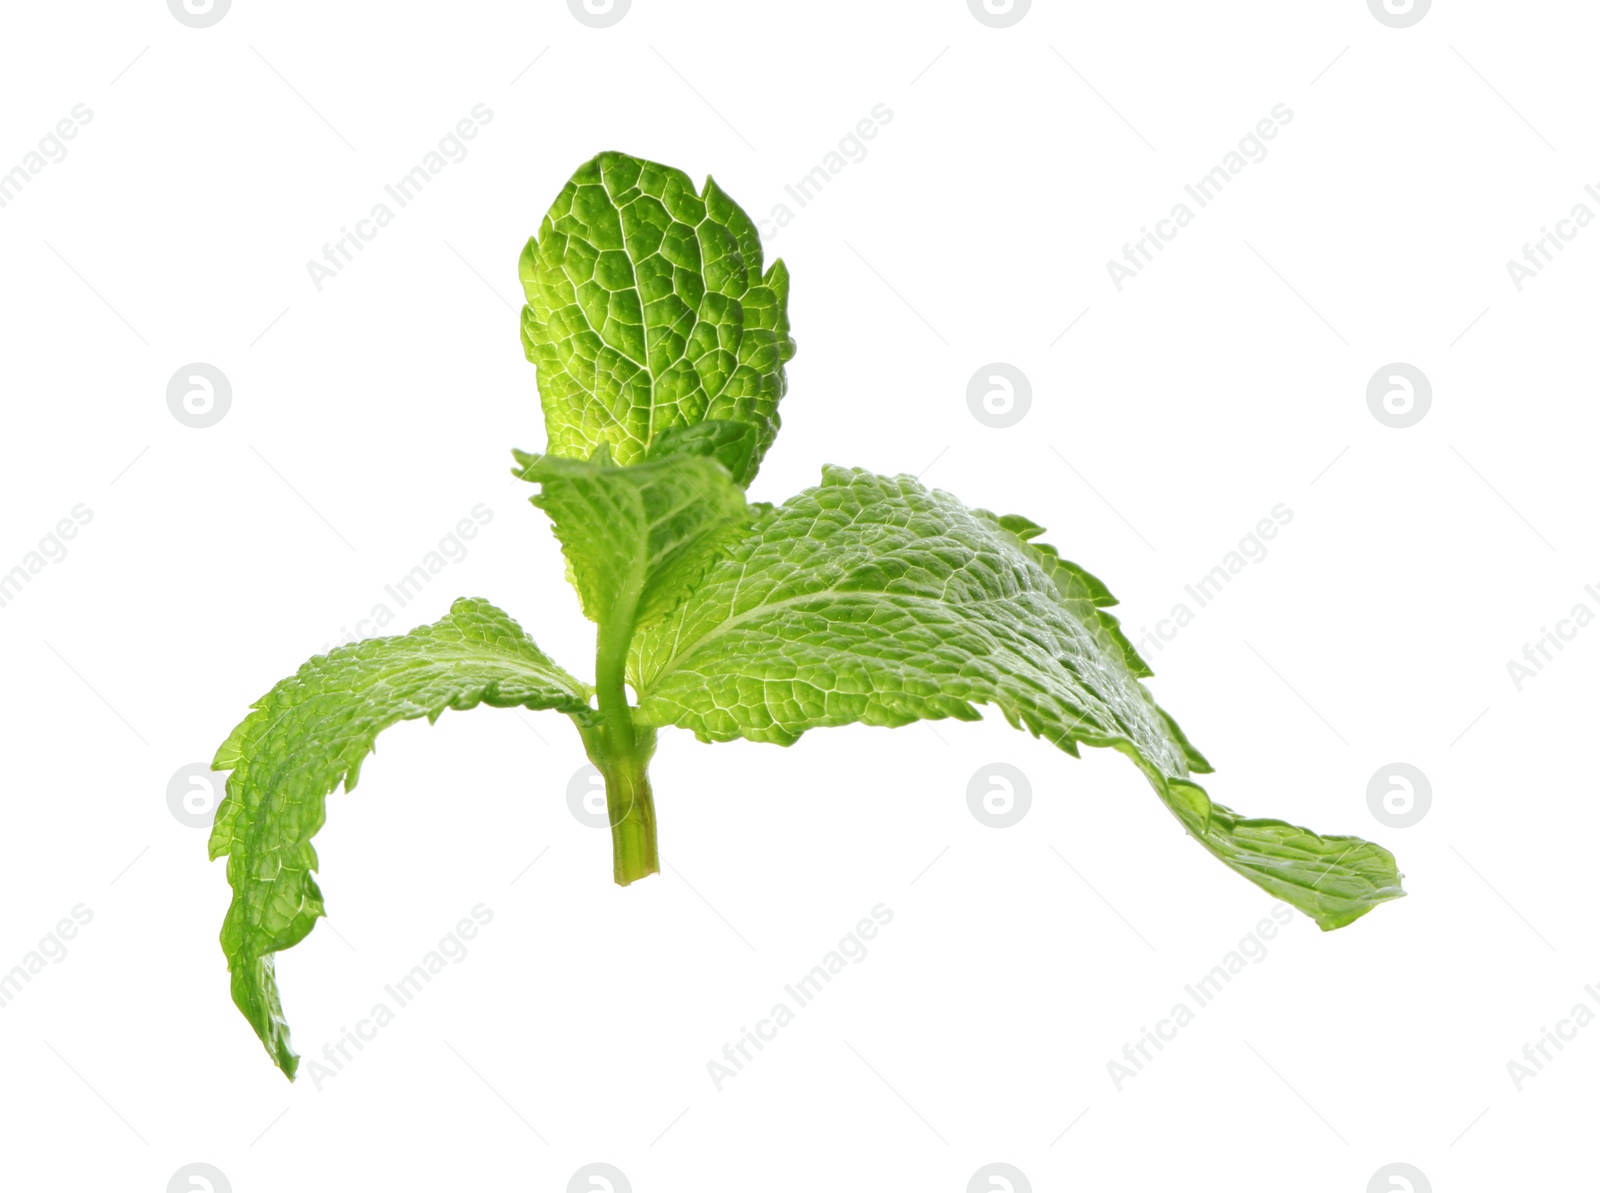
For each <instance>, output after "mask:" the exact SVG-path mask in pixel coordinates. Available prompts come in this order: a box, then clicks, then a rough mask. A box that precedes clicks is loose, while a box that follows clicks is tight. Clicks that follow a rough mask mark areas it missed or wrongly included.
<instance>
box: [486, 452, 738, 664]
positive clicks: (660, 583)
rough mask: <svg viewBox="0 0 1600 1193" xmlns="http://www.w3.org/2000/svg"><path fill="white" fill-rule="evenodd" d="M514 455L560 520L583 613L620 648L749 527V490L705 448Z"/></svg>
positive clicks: (541, 503)
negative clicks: (619, 459) (622, 457)
mask: <svg viewBox="0 0 1600 1193" xmlns="http://www.w3.org/2000/svg"><path fill="white" fill-rule="evenodd" d="M719 425H720V424H719ZM736 442H737V441H736ZM683 446H684V447H685V448H691V447H692V448H704V449H706V450H707V451H709V450H711V449H714V448H715V447H716V446H717V443H716V442H714V441H711V440H706V441H704V442H696V443H692V444H685V445H683ZM514 455H515V456H516V459H517V464H518V468H517V469H516V470H515V472H516V475H517V476H519V477H521V478H522V479H523V480H528V481H537V482H539V485H540V490H541V491H540V493H539V495H538V496H536V497H534V498H533V499H532V501H533V504H534V505H536V506H538V507H539V508H540V509H542V510H544V512H545V513H547V514H549V515H550V520H551V521H552V522H553V523H554V524H555V532H556V537H557V538H559V539H560V540H561V549H562V551H563V553H564V554H565V555H566V557H567V567H568V571H569V573H570V575H571V579H572V583H573V587H575V588H576V589H577V590H578V596H579V598H580V599H581V600H582V602H583V612H584V615H585V616H587V617H588V618H589V619H590V620H591V621H594V622H596V623H598V624H600V625H601V626H603V627H605V630H606V631H607V632H608V633H610V634H614V635H616V636H617V638H618V640H619V641H620V642H621V644H622V649H623V650H624V651H625V650H626V646H627V643H628V642H629V641H630V640H631V638H632V636H633V632H634V630H636V629H638V628H641V627H643V626H647V625H651V624H653V623H655V622H657V621H660V620H661V619H662V618H663V617H665V616H666V615H667V614H668V613H670V612H672V610H673V609H674V608H676V607H677V605H678V604H679V603H680V602H681V601H682V600H683V598H684V597H686V596H687V595H688V594H689V591H690V590H691V589H692V588H693V587H694V585H695V583H696V582H697V581H698V580H699V579H700V577H701V576H703V575H704V574H705V570H706V568H707V567H708V566H709V565H710V564H711V562H712V560H714V559H715V558H716V557H717V556H718V555H719V554H721V553H722V552H723V551H724V550H725V549H726V548H727V547H728V546H730V545H731V544H732V543H733V542H734V541H736V540H737V539H739V538H740V537H741V536H742V535H743V534H744V532H745V529H746V528H747V527H748V526H749V525H750V518H751V513H750V509H749V507H748V506H746V504H745V499H744V490H743V489H741V488H740V487H739V486H738V485H737V484H735V483H734V480H733V477H732V476H730V475H729V474H728V469H727V468H726V467H724V466H723V464H722V463H721V461H720V460H718V459H717V458H716V457H714V456H712V455H709V454H705V455H702V454H697V453H695V452H691V451H688V450H684V451H679V452H674V453H672V454H667V455H661V456H659V457H658V456H652V458H650V459H648V460H646V461H644V462H643V463H639V464H632V465H629V466H627V467H621V466H619V465H616V464H613V463H612V462H611V460H610V457H609V449H608V448H607V447H606V446H605V445H604V444H602V445H601V446H600V447H599V448H597V449H596V450H595V454H594V457H593V458H592V459H590V460H569V459H564V458H563V457H561V456H534V455H529V454H528V453H527V452H515V453H514Z"/></svg>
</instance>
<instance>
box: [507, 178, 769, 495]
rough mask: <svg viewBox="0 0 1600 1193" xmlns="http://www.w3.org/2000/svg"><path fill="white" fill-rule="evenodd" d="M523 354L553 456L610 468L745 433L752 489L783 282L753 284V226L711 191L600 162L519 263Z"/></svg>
mask: <svg viewBox="0 0 1600 1193" xmlns="http://www.w3.org/2000/svg"><path fill="white" fill-rule="evenodd" d="M519 272H520V274H521V278H522V287H523V291H524V293H525V295H526V297H527V306H525V307H524V308H523V311H522V343H523V348H524V350H525V351H526V353H527V356H528V359H529V360H530V361H532V362H533V363H534V364H535V365H537V366H538V383H539V398H540V401H541V403H542V405H543V407H544V415H545V428H546V431H547V433H548V435H549V450H550V452H551V453H552V454H555V455H558V456H569V457H573V458H577V459H587V458H588V457H589V456H590V455H592V454H593V452H594V451H595V449H596V448H598V447H600V446H601V445H602V444H608V445H609V446H610V448H611V453H612V458H613V459H615V460H616V461H617V462H618V463H619V464H631V463H634V462H635V461H637V460H640V459H642V458H643V457H644V456H645V454H646V453H647V451H648V450H649V448H650V446H651V444H652V443H653V442H654V440H655V437H656V436H657V435H658V434H660V433H661V432H662V431H665V430H667V429H668V428H671V427H678V426H686V425H692V424H694V423H697V422H701V421H703V420H705V419H723V420H727V421H731V422H742V423H748V424H750V425H751V426H753V427H754V428H755V429H756V440H755V445H754V449H753V451H752V453H751V458H750V460H749V463H748V471H747V472H736V473H735V474H734V479H736V480H737V481H738V482H739V483H740V484H749V482H750V480H751V478H752V477H754V475H755V470H756V468H757V467H758V466H759V464H760V462H761V457H762V456H763V455H765V454H766V451H767V448H768V447H770V446H771V445H772V440H773V438H774V436H776V434H777V432H778V402H779V400H780V399H781V398H782V397H783V394H784V389H785V384H786V383H785V380H784V372H783V366H784V362H786V361H788V360H789V359H790V358H791V357H793V356H794V350H795V348H794V340H793V339H791V338H790V336H789V316H788V311H787V306H788V299H789V274H788V271H787V270H786V269H785V268H784V265H783V262H782V261H775V262H773V264H772V268H771V269H769V270H767V271H766V272H765V273H763V272H762V254H761V238H760V236H759V235H758V234H757V232H756V228H755V225H754V224H753V223H751V221H750V218H749V216H747V215H746V214H745V213H744V212H743V211H742V210H741V209H740V208H739V207H738V205H737V204H735V203H734V202H733V200H731V199H729V198H728V196H727V195H725V194H724V193H723V192H722V190H721V189H720V188H718V186H717V184H716V183H715V182H713V181H712V180H710V179H709V178H708V179H707V180H706V185H705V189H704V190H703V191H702V192H700V193H698V194H697V193H696V192H695V188H694V184H693V182H691V181H690V179H689V176H688V175H687V174H685V173H683V172H682V171H681V170H674V169H671V168H669V167H666V166H660V165H656V164H655V163H654V162H646V161H641V160H640V159H638V158H635V157H629V156H628V155H627V154H624V153H602V154H600V155H599V156H598V157H596V158H594V159H593V160H592V161H589V162H586V163H585V164H584V165H583V166H581V167H580V168H579V169H578V172H577V173H576V174H574V175H573V176H572V180H571V181H570V182H568V183H567V185H566V186H565V188H563V189H562V191H561V194H560V195H558V196H557V197H556V201H555V203H554V204H553V205H552V206H551V208H550V211H549V214H547V215H546V216H545V218H544V222H543V223H542V224H541V225H540V228H539V234H538V236H537V237H535V238H533V239H531V240H529V241H528V244H527V247H526V248H525V249H524V250H523V253H522V260H521V264H520V269H519Z"/></svg>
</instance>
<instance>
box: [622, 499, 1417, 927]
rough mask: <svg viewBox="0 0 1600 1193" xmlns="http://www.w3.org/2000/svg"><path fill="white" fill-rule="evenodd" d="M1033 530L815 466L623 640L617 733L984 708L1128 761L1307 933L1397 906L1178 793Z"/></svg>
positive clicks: (1373, 862) (1129, 684)
mask: <svg viewBox="0 0 1600 1193" xmlns="http://www.w3.org/2000/svg"><path fill="white" fill-rule="evenodd" d="M1039 532H1040V531H1039V527H1038V526H1036V525H1035V524H1033V523H1032V522H1029V521H1028V520H1027V519H1025V518H1016V517H1006V518H997V517H995V516H994V515H993V514H990V513H988V512H987V511H984V510H971V509H968V508H967V507H965V506H963V505H962V504H961V503H960V502H959V501H957V500H956V499H955V498H953V497H951V496H950V495H949V494H946V493H942V492H939V491H936V490H935V491H930V490H928V489H925V488H924V487H922V486H921V485H920V484H918V483H917V482H916V481H915V480H913V479H911V478H909V477H898V478H894V479H890V478H886V477H880V476H874V475H872V474H870V473H867V472H862V471H858V470H849V469H841V468H827V469H825V470H824V472H823V482H822V484H821V486H820V487H818V488H814V489H808V490H806V491H805V492H803V493H801V494H799V495H798V496H796V497H794V498H792V499H791V500H789V501H788V502H786V503H784V505H782V506H781V507H779V508H778V509H777V510H776V511H775V512H774V513H772V514H771V515H770V516H769V517H766V518H764V519H762V520H761V521H760V522H759V523H758V524H757V525H756V527H755V528H754V530H753V531H752V532H751V534H750V535H749V536H747V537H746V538H745V539H744V540H742V541H741V542H740V543H738V544H737V545H736V546H735V547H734V549H733V551H732V554H731V557H730V558H728V559H727V560H725V561H723V562H720V563H718V564H715V565H713V567H712V568H711V570H710V571H709V572H708V573H707V574H706V577H705V579H704V580H703V581H702V583H701V584H700V585H699V586H698V588H697V589H696V591H695V592H694V594H693V596H692V597H691V598H690V599H689V600H688V601H687V602H685V603H684V604H683V605H682V606H680V607H679V608H678V609H677V610H676V612H675V613H673V615H672V616H670V617H668V618H667V619H666V620H665V621H663V622H662V623H661V624H660V625H658V626H657V627H655V628H654V629H652V630H650V631H647V632H646V633H644V634H642V635H641V636H640V639H639V640H638V642H637V643H636V646H635V649H634V652H633V656H632V660H631V669H632V679H633V683H634V687H635V689H636V691H637V692H638V693H639V707H638V710H637V715H636V719H637V721H638V723H639V724H641V725H645V726H649V727H652V728H659V727H662V726H667V725H676V726H679V727H682V728H686V729H691V730H693V731H694V732H695V734H696V735H697V736H698V737H700V738H701V740H703V741H727V740H730V739H733V738H736V737H743V738H748V739H750V740H753V741H767V742H777V743H780V744H788V743H791V742H793V741H795V740H796V739H797V738H798V737H799V736H800V735H801V734H802V733H804V732H805V731H806V730H808V729H813V728H818V727H821V726H828V725H844V724H848V723H851V722H862V723H865V724H869V725H904V724H907V723H909V722H911V721H915V720H918V719H938V718H942V717H954V718H957V719H961V720H975V719H977V718H978V717H979V716H980V714H979V712H978V710H977V708H976V707H975V705H977V704H981V703H989V704H994V705H997V706H998V707H999V708H1000V710H1001V712H1002V713H1003V714H1004V715H1005V717H1006V719H1007V720H1008V721H1009V722H1010V723H1011V724H1012V725H1017V726H1025V727H1026V728H1027V729H1028V730H1029V731H1030V732H1032V733H1034V734H1035V735H1038V736H1044V737H1047V738H1049V739H1050V740H1051V741H1052V742H1054V743H1055V744H1056V745H1058V746H1059V747H1060V748H1061V749H1063V750H1065V751H1067V752H1068V753H1069V754H1074V755H1075V754H1076V753H1077V747H1078V745H1079V744H1080V743H1081V744H1084V745H1089V746H1109V747H1112V748H1114V749H1117V750H1119V751H1121V752H1122V753H1125V754H1127V755H1128V756H1129V757H1130V758H1132V759H1133V761H1134V762H1135V763H1137V764H1138V766H1139V768H1140V769H1141V770H1142V771H1143V772H1144V774H1145V775H1146V777H1147V778H1148V779H1149V780H1150V782H1151V784H1152V785H1153V786H1154V787H1155V788H1156V791H1157V793H1158V794H1159V795H1160V796H1161V798H1162V799H1163V801H1164V802H1165V803H1166V804H1167V806H1168V807H1169V808H1170V809H1171V810H1172V811H1173V813H1174V814H1175V815H1176V816H1177V817H1178V819H1179V820H1180V822H1181V823H1182V824H1183V825H1184V827H1185V828H1187V829H1188V830H1189V832H1190V833H1191V834H1192V835H1193V836H1194V837H1195V838H1196V839H1197V840H1199V841H1200V842H1201V844H1203V845H1204V846H1205V847H1206V848H1207V849H1209V850H1210V851H1211V852H1212V853H1213V854H1215V855H1216V856H1217V857H1218V858H1220V859H1221V860H1222V861H1223V862H1224V863H1226V864H1227V865H1228V866H1230V867H1231V868H1233V869H1234V870H1236V871H1238V872H1239V873H1241V874H1243V875H1244V876H1245V877H1247V878H1249V879H1250V880H1251V881H1253V882H1255V883H1257V884H1258V885H1259V886H1261V887H1263V888H1264V889H1266V890H1268V891H1269V892H1271V893H1272V894H1274V895H1276V896H1278V897H1279V898H1282V899H1284V900H1285V901H1286V902H1289V903H1291V904H1293V905H1294V906H1296V907H1298V908H1300V909H1301V910H1302V911H1304V912H1306V914H1308V915H1310V916H1312V917H1313V918H1314V919H1315V920H1316V921H1317V923H1318V924H1319V925H1321V926H1322V927H1323V928H1324V929H1328V928H1336V927H1339V926H1341V925H1344V924H1347V923H1349V922H1351V921H1352V920H1354V919H1356V918H1358V917H1359V916H1361V915H1363V914H1365V913H1366V912H1367V911H1370V910H1371V909H1372V908H1373V907H1374V906H1376V905H1377V904H1378V903H1380V902H1383V901H1384V900H1386V899H1393V898H1396V897H1398V896H1400V895H1401V894H1403V891H1402V890H1401V889H1400V875H1399V873H1398V872H1397V870H1396V868H1395V864H1394V859H1393V857H1392V856H1391V855H1390V854H1389V853H1388V851H1387V850H1385V849H1383V848H1381V847H1380V846H1377V845H1373V844H1371V843H1369V842H1366V841H1362V840H1360V839H1358V838H1353V837H1321V836H1318V835H1317V834H1315V833H1312V832H1310V831H1308V830H1306V829H1300V828H1296V827H1294V826H1292V825H1289V824H1285V823H1283V822H1282V821H1275V820H1250V819H1245V818H1242V817H1240V816H1238V815H1237V814H1236V813H1234V812H1232V811H1231V810H1229V809H1227V808H1224V807H1221V806H1220V805H1214V804H1212V803H1211V801H1210V799H1209V798H1208V797H1207V796H1206V793H1205V792H1204V790H1203V789H1201V788H1200V787H1199V786H1197V785H1196V784H1195V783H1194V782H1193V781H1192V780H1191V779H1190V775H1191V774H1192V773H1194V772H1203V771H1209V770H1210V767H1209V766H1208V765H1207V764H1206V762H1205V759H1204V758H1203V757H1202V756H1201V755H1200V754H1199V753H1198V752H1197V751H1195V750H1194V748H1193V747H1192V746H1190V745H1189V743H1188V742H1187V741H1186V740H1185V739H1184V737H1183V735H1182V733H1181V732H1180V731H1179V730H1178V727H1177V725H1176V724H1175V723H1174V722H1173V721H1172V719H1171V718H1170V717H1168V716H1167V715H1166V714H1165V713H1164V712H1163V711H1162V710H1161V709H1160V708H1159V707H1157V705H1156V703H1155V700H1154V699H1153V698H1152V697H1151V695H1150V694H1149V692H1148V691H1147V690H1146V689H1145V688H1144V687H1143V686H1142V685H1141V684H1140V683H1139V682H1138V680H1139V677H1140V676H1142V675H1147V674H1149V671H1148V668H1146V667H1145V666H1144V664H1143V662H1142V660H1140V659H1139V657H1138V655H1137V654H1136V653H1135V652H1134V650H1133V648H1132V646H1131V645H1130V644H1129V643H1128V641H1127V639H1126V638H1125V637H1124V636H1123V635H1122V633H1121V631H1120V629H1119V628H1118V627H1117V623H1116V621H1115V619H1114V618H1112V617H1111V616H1110V615H1109V614H1106V613H1104V612H1103V611H1102V610H1103V608H1104V606H1107V605H1109V604H1111V603H1112V598H1111V595H1110V593H1109V592H1107V591H1106V589H1105V586H1104V585H1102V584H1101V583H1100V582H1099V581H1098V580H1096V579H1095V578H1094V577H1092V576H1090V575H1089V574H1088V573H1086V572H1084V571H1083V570H1082V569H1080V568H1078V567H1076V566H1075V565H1073V564H1069V563H1067V562H1065V561H1064V560H1062V559H1060V557H1059V556H1058V555H1057V554H1056V552H1055V550H1054V549H1053V548H1050V547H1045V546H1042V545H1036V544H1034V543H1032V542H1030V541H1029V540H1031V539H1032V538H1033V537H1034V536H1035V535H1037V534H1038V533H1039Z"/></svg>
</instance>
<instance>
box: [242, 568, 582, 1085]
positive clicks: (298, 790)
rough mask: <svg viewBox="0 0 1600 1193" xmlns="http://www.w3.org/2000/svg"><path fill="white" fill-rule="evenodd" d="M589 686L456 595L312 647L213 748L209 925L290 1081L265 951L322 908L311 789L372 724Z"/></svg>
mask: <svg viewBox="0 0 1600 1193" xmlns="http://www.w3.org/2000/svg"><path fill="white" fill-rule="evenodd" d="M589 696H590V689H589V687H588V686H587V685H586V684H583V683H580V682H579V681H578V680H576V679H574V678H573V677H572V676H570V675H568V674H567V673H566V672H565V671H563V670H562V669H561V668H560V667H558V666H556V665H555V664H554V663H552V662H551V661H550V660H549V659H548V658H547V657H546V656H545V655H544V653H543V652H542V651H541V650H540V649H539V648H538V647H537V646H535V645H534V643H533V640H532V639H531V638H529V637H528V636H527V634H525V633H523V631H522V628H521V627H520V626H518V625H517V623H516V622H514V621H512V620H511V618H510V617H508V616H507V615H506V614H505V613H503V612H501V611H500V610H499V609H497V608H495V607H494V606H493V605H491V604H489V603H488V602H487V601H482V600H472V599H465V598H464V599H462V600H459V601H457V602H456V603H455V604H454V605H452V606H451V607H450V612H449V614H448V615H447V616H446V617H444V618H442V619H441V620H439V621H436V622H435V623H434V624H432V625H429V626H422V627H420V628H418V629H415V630H412V631H411V632H410V633H409V634H405V635H402V636H401V637H397V638H369V639H367V640H366V641H364V642H356V643H353V644H351V645H349V646H341V647H339V648H338V649H337V650H334V651H332V652H330V653H329V654H326V655H318V656H317V657H316V658H314V659H312V660H311V661H310V662H308V663H306V664H304V665H303V666H302V667H301V668H300V670H299V671H298V672H296V673H295V674H294V675H293V676H292V677H291V678H289V679H286V680H283V681H282V682H281V683H279V684H278V685H277V686H276V687H274V688H273V689H272V690H271V691H270V692H268V693H267V694H266V695H265V696H263V697H262V698H261V699H260V700H258V701H256V703H255V705H254V706H253V707H254V711H253V712H251V713H250V715H249V716H247V717H246V718H245V719H244V720H243V721H242V722H240V724H239V725H238V727H237V728H235V729H234V731H233V732H232V733H231V734H229V736H228V740H227V741H225V742H223V744H222V747H221V748H220V749H219V750H218V751H217V756H216V759H215V760H214V761H213V762H212V764H211V765H212V768H213V769H214V770H219V771H224V770H225V771H232V772H233V773H232V774H230V775H229V776H228V792H227V796H226V797H225V798H224V800H223V801H222V804H221V806H220V807H219V808H218V810H217V819H216V823H215V825H214V826H213V828H212V832H211V856H212V858H213V859H216V858H219V857H222V856H224V855H227V858H228V882H229V884H230V885H231V886H232V887H233V903H232V905H231V906H230V907H229V908H228V914H227V917H226V919H225V920H224V921H223V925H222V949H223V952H225V953H226V954H227V957H228V970H229V972H230V973H231V974H232V984H233V1001H234V1003H235V1004H236V1005H237V1006H238V1008H239V1009H240V1010H241V1011H243V1012H244V1015H245V1018H247V1019H249V1020H250V1024H251V1026H252V1027H254V1028H255V1031H256V1035H257V1036H259V1037H260V1038H261V1042H262V1043H263V1044H264V1045H266V1048H267V1052H268V1053H269V1054H270V1055H271V1056H272V1059H273V1061H274V1062H275V1063H276V1064H277V1066H278V1067H279V1068H280V1069H282V1070H283V1071H284V1073H285V1074H287V1075H288V1076H289V1077H290V1078H291V1079H292V1078H293V1077H294V1074H295V1069H296V1067H297V1066H298V1064H299V1058H298V1057H297V1056H296V1055H295V1053H294V1052H293V1051H292V1050H291V1049H290V1047H289V1028H288V1025H287V1024H286V1023H285V1022H284V1019H283V1009H282V1007H281V1005H280V1003H279V999H278V985H277V981H276V979H275V977H274V973H273V954H274V953H276V952H279V951H281V950H283V949H286V948H289V947H290V946H291V945H294V944H298V943H299V942H300V941H301V940H303V939H305V937H306V934H307V933H309V932H310V931H311V929H312V927H313V926H315V924H316V921H317V918H318V917H319V916H321V915H322V914H323V906H322V892H321V891H320V890H318V889H317V883H316V880H315V879H314V878H312V876H311V875H312V871H313V870H315V869H316V868H317V853H316V850H315V849H314V848H313V847H312V845H311V838H312V836H313V835H315V834H316V832H317V830H318V829H320V828H321V827H322V823H323V819H324V815H323V811H324V809H323V804H324V797H325V796H327V795H328V793H329V792H331V791H333V789H334V788H336V787H337V786H338V785H339V783H340V781H341V780H342V781H343V782H344V785H345V790H347V791H348V790H351V789H352V788H354V787H355V785H356V780H357V778H358V777H359V774H360V770H361V761H362V759H363V758H365V757H366V756H367V754H368V753H369V752H370V751H371V750H372V747H373V741H374V739H375V738H376V737H377V736H378V733H379V732H380V731H381V730H383V729H386V728H388V727H389V726H390V725H393V724H395V723H396V722H397V721H406V720H412V719H414V718H417V717H427V718H428V721H429V723H430V724H431V723H432V722H433V721H435V720H437V719H438V718H439V714H440V713H442V712H444V710H445V709H447V708H456V709H467V708H473V707H475V706H476V705H478V704H489V705H493V706H495V707H497V708H510V707H513V706H517V705H520V706H522V707H524V708H536V709H537V708H551V709H558V710H560V711H561V712H565V713H570V714H574V715H575V718H581V717H587V716H589V715H590V708H589Z"/></svg>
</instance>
